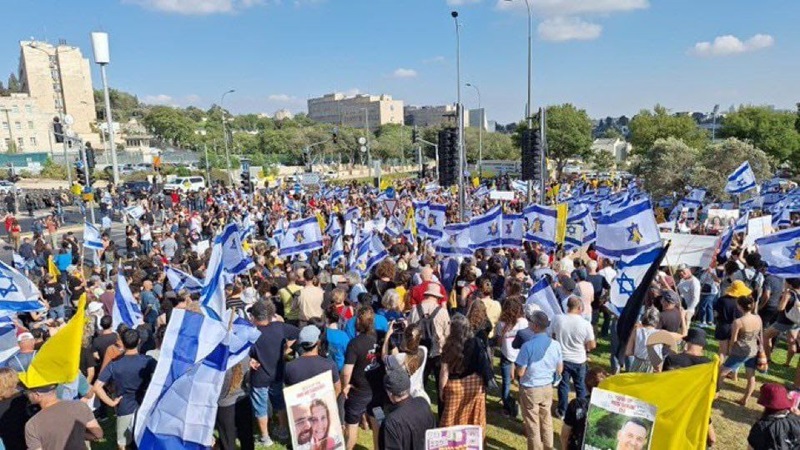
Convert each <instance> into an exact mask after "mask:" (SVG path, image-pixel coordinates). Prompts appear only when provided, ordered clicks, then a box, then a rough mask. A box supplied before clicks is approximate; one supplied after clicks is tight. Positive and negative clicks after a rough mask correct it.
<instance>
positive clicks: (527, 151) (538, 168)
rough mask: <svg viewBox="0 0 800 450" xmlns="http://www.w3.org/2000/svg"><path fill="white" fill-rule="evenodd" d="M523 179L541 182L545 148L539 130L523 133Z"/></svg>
mask: <svg viewBox="0 0 800 450" xmlns="http://www.w3.org/2000/svg"><path fill="white" fill-rule="evenodd" d="M521 139H522V179H523V180H524V181H528V180H533V181H540V180H541V179H542V164H543V162H544V147H543V146H542V135H541V133H539V130H525V131H523V132H522V136H521Z"/></svg>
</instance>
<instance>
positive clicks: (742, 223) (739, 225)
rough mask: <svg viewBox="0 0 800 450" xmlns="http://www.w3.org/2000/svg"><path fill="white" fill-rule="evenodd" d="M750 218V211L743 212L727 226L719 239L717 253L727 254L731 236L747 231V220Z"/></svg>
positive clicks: (731, 239)
mask: <svg viewBox="0 0 800 450" xmlns="http://www.w3.org/2000/svg"><path fill="white" fill-rule="evenodd" d="M749 220H750V211H747V212H745V213H744V214H742V215H741V216H739V218H738V219H736V223H734V224H733V226H730V227H728V228H727V229H726V230H725V233H724V234H723V235H722V237H721V238H720V241H719V254H720V255H722V256H727V255H728V251H730V249H731V244H732V243H733V236H734V235H736V234H737V233H744V232H746V231H747V222H748V221H749Z"/></svg>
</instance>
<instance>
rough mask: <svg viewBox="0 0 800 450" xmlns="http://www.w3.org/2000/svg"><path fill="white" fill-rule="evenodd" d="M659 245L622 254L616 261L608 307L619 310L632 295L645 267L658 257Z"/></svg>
mask: <svg viewBox="0 0 800 450" xmlns="http://www.w3.org/2000/svg"><path fill="white" fill-rule="evenodd" d="M660 252H661V246H660V245H658V246H655V247H653V248H652V249H648V250H645V251H644V252H642V253H639V254H636V255H624V256H622V257H621V258H620V260H619V261H618V262H617V277H616V278H614V280H613V281H612V282H611V293H610V300H611V303H610V304H609V307H613V308H616V312H621V311H622V310H623V309H624V308H625V305H626V304H627V303H628V299H629V298H630V297H631V295H633V292H634V291H635V290H636V288H637V287H638V286H639V285H640V284H641V283H642V279H643V278H644V275H645V273H647V269H649V268H650V266H651V265H652V264H653V261H655V260H656V258H658V255H659V254H660Z"/></svg>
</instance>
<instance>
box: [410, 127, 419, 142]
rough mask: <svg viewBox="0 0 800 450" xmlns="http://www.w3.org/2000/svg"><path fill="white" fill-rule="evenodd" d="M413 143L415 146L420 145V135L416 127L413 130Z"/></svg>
mask: <svg viewBox="0 0 800 450" xmlns="http://www.w3.org/2000/svg"><path fill="white" fill-rule="evenodd" d="M411 142H413V143H415V144H417V143H419V134H417V127H414V128H413V129H412V130H411Z"/></svg>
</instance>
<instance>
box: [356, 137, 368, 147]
mask: <svg viewBox="0 0 800 450" xmlns="http://www.w3.org/2000/svg"><path fill="white" fill-rule="evenodd" d="M366 143H367V138H365V137H364V136H361V137H360V138H358V144H359V145H365V144H366Z"/></svg>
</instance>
